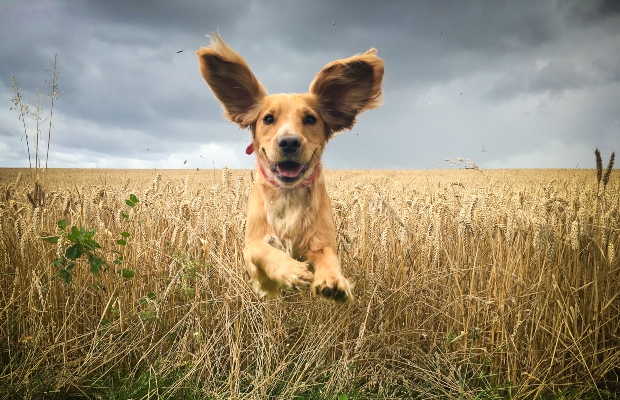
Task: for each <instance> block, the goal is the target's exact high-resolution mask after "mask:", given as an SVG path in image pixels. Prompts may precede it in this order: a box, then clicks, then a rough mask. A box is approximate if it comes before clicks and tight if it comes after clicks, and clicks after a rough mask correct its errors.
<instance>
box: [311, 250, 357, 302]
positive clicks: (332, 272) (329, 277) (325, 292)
mask: <svg viewBox="0 0 620 400" xmlns="http://www.w3.org/2000/svg"><path fill="white" fill-rule="evenodd" d="M308 261H310V263H312V264H313V265H314V282H313V283H312V291H313V292H314V293H315V294H316V295H317V296H320V297H323V298H325V299H327V300H334V301H336V302H338V303H350V302H351V301H353V293H352V292H351V289H352V285H351V284H350V283H349V281H348V280H347V279H345V277H344V276H342V271H341V269H340V261H339V260H338V257H337V256H336V253H335V252H334V250H333V249H332V248H331V247H323V248H322V249H319V250H315V251H311V252H310V253H309V257H308Z"/></svg>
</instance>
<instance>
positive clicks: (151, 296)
mask: <svg viewBox="0 0 620 400" xmlns="http://www.w3.org/2000/svg"><path fill="white" fill-rule="evenodd" d="M146 297H148V298H149V299H151V300H155V298H156V297H157V296H156V295H155V293H153V292H148V293H147V294H146Z"/></svg>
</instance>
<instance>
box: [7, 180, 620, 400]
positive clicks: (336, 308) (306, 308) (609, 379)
mask: <svg viewBox="0 0 620 400" xmlns="http://www.w3.org/2000/svg"><path fill="white" fill-rule="evenodd" d="M252 174H253V173H252V172H251V171H247V170H246V171H237V170H235V171H233V170H227V169H224V170H201V171H192V170H182V171H171V170H163V171H155V170H149V171H134V170H118V171H117V170H62V169H58V170H56V169H54V170H49V171H48V172H40V173H39V175H38V176H33V175H32V174H31V172H30V171H29V170H17V169H0V232H1V233H0V235H1V236H0V349H2V353H1V354H0V367H1V368H0V396H1V397H2V398H27V399H36V398H68V397H71V398H119V397H117V396H116V394H118V393H126V397H122V398H133V399H149V398H182V399H185V398H201V399H226V398H235V399H267V398H278V399H293V398H298V399H305V398H340V399H342V398H360V399H362V398H383V399H391V398H407V399H499V398H510V399H522V398H523V399H525V398H575V399H578V398H615V397H614V396H615V391H616V390H618V389H619V388H620V383H619V379H620V337H619V336H620V261H619V260H620V257H619V255H618V253H617V252H618V249H619V248H620V239H619V236H620V176H619V174H618V173H617V171H613V172H612V173H611V176H607V178H608V182H607V184H606V185H603V183H602V182H600V177H599V179H597V172H596V171H595V170H508V171H500V170H491V171H486V170H485V171H481V170H477V169H450V170H427V171H327V172H326V180H327V186H328V191H329V194H330V197H331V199H332V205H333V213H334V218H335V223H336V230H337V235H338V243H339V248H338V252H339V255H340V258H341V261H342V266H343V271H344V273H345V275H346V276H347V277H348V278H349V279H350V280H351V281H353V282H355V284H356V286H355V289H354V293H355V296H356V299H355V301H354V303H353V304H350V305H335V304H331V303H327V302H324V301H321V300H319V299H317V298H316V297H314V296H313V295H311V294H310V293H309V292H305V293H288V294H285V295H284V296H283V297H282V298H278V299H272V300H263V299H259V298H257V296H256V295H255V294H254V292H253V291H252V290H251V287H250V284H249V283H248V279H247V277H246V274H245V272H244V267H243V259H242V248H243V230H244V218H245V208H246V204H247V198H248V195H249V192H250V189H251V185H252V179H253V175H252ZM35 182H36V183H35ZM130 195H134V196H135V198H134V199H137V200H138V202H131V201H130V203H132V204H134V206H130V205H129V204H128V202H127V200H128V199H130ZM62 220H64V221H66V224H67V228H66V230H63V229H61V227H62V225H59V224H58V221H62ZM72 226H75V227H76V228H77V229H79V228H85V229H86V230H87V231H89V230H90V231H92V230H94V231H95V233H94V236H93V238H94V239H95V240H96V242H97V243H98V244H99V245H100V247H101V248H96V249H92V252H91V253H89V254H95V255H96V257H98V258H100V259H101V260H103V261H105V265H102V266H101V268H100V269H99V271H98V272H97V273H94V272H91V270H90V269H89V268H90V262H89V261H87V259H86V258H87V257H85V256H84V257H79V258H78V259H77V260H76V262H75V265H74V267H73V270H72V271H69V273H70V274H71V279H70V282H69V283H66V282H65V279H64V278H63V276H62V275H59V269H60V268H62V266H60V267H59V265H58V264H56V265H55V264H54V260H57V259H62V258H63V257H66V256H67V254H68V252H67V249H68V247H69V246H70V245H71V241H70V240H69V239H68V236H67V235H66V234H65V233H63V232H65V231H66V232H69V231H70V228H71V227H72ZM50 237H56V238H58V240H57V241H56V243H52V242H51V241H46V240H44V239H43V238H50ZM119 239H122V240H124V241H125V242H126V244H119V242H118V240H119ZM114 260H116V261H117V262H114ZM127 272H129V273H127ZM115 396H116V397H115Z"/></svg>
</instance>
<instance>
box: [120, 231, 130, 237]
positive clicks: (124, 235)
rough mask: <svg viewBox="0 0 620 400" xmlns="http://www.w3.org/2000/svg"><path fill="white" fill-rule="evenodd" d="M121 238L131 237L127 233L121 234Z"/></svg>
mask: <svg viewBox="0 0 620 400" xmlns="http://www.w3.org/2000/svg"><path fill="white" fill-rule="evenodd" d="M121 236H122V237H124V238H128V237H129V236H131V234H130V233H129V232H121Z"/></svg>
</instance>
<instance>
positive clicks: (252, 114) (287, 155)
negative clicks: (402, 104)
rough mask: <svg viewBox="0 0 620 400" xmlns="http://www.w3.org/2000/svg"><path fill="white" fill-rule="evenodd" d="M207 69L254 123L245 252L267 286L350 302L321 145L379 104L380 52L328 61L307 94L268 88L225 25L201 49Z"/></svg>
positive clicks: (230, 110) (236, 118)
mask: <svg viewBox="0 0 620 400" xmlns="http://www.w3.org/2000/svg"><path fill="white" fill-rule="evenodd" d="M196 54H197V55H198V60H199V63H200V72H201V73H202V76H203V77H204V79H205V80H206V81H207V84H208V85H209V86H210V88H211V90H212V91H213V93H214V94H215V97H217V99H218V100H219V101H220V102H221V103H222V105H223V108H224V112H225V115H226V116H227V117H228V119H229V120H230V121H232V122H236V123H237V124H238V125H239V126H240V127H242V128H250V130H251V131H252V138H253V142H252V144H251V145H250V146H249V147H248V150H247V153H248V154H249V153H251V152H252V151H256V157H257V163H258V171H257V174H256V180H255V183H254V186H253V188H252V192H251V194H250V198H249V204H248V210H247V220H246V232H245V248H244V257H245V262H246V267H247V272H248V273H249V275H250V278H251V281H252V283H253V285H254V288H255V289H256V291H257V292H258V293H259V295H261V296H268V297H274V296H276V295H278V294H279V289H284V290H302V289H305V288H306V287H308V286H309V285H312V291H313V292H314V293H315V294H316V295H318V296H320V297H323V298H325V299H328V300H334V301H336V302H349V301H351V300H352V299H353V295H352V293H351V289H352V285H351V284H350V283H349V282H348V281H347V279H345V278H344V276H343V275H342V271H341V268H340V261H339V260H338V257H337V255H336V234H335V230H334V221H333V216H332V210H331V205H330V201H329V197H328V195H327V191H326V189H325V182H324V179H323V173H322V165H321V155H322V154H323V149H324V148H325V145H326V143H327V141H328V140H329V139H330V138H331V137H332V136H333V135H334V133H335V132H338V131H341V130H343V129H351V127H352V126H353V124H354V123H355V117H356V116H357V114H358V113H360V112H361V111H364V110H368V109H371V108H376V107H378V106H379V105H380V104H381V100H382V89H381V82H382V79H383V60H381V59H380V58H378V57H377V55H376V50H375V49H370V50H368V51H367V52H366V53H364V54H362V55H356V56H353V57H350V58H346V59H343V60H337V61H334V62H331V63H329V64H327V65H326V66H325V67H324V68H323V69H322V70H321V71H320V72H319V73H318V74H317V75H316V77H315V79H314V81H313V82H312V83H311V84H310V92H309V93H304V94H276V95H267V91H266V90H265V88H264V87H263V86H262V85H261V83H260V82H259V81H258V80H257V79H256V77H255V76H254V74H253V73H252V71H251V70H250V68H249V67H248V65H247V64H246V62H245V60H244V59H243V58H242V57H241V56H240V55H239V54H238V53H236V52H235V51H234V50H232V49H231V48H230V47H228V45H226V44H225V43H224V42H223V41H222V39H221V38H220V37H219V36H218V35H214V37H213V38H212V43H211V45H210V46H209V47H203V48H201V49H200V50H198V51H197V52H196Z"/></svg>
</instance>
